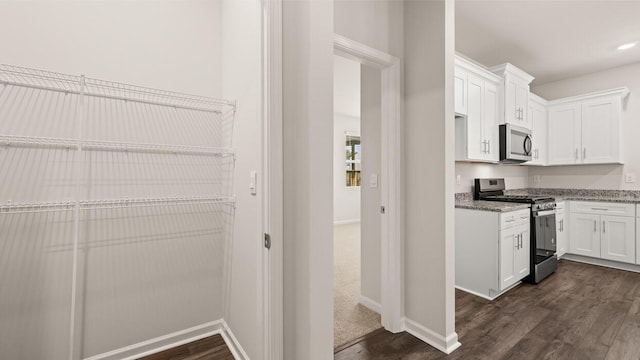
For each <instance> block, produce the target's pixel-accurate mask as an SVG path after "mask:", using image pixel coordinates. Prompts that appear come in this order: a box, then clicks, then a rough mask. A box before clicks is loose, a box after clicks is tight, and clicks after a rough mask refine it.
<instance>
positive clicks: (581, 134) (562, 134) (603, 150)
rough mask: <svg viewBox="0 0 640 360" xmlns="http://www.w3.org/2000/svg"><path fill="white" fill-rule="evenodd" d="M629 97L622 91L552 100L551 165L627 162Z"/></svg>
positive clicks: (549, 137) (549, 107)
mask: <svg viewBox="0 0 640 360" xmlns="http://www.w3.org/2000/svg"><path fill="white" fill-rule="evenodd" d="M628 94H629V90H628V89H627V88H619V89H613V90H607V91H601V92H598V93H592V94H587V95H581V96H575V97H571V98H566V99H559V100H553V101H550V102H549V106H548V122H547V134H548V137H547V150H548V154H547V159H548V161H547V163H548V165H572V164H622V163H624V141H623V139H624V134H623V124H624V122H623V118H622V101H623V99H624V98H625V97H626V96H627V95H628Z"/></svg>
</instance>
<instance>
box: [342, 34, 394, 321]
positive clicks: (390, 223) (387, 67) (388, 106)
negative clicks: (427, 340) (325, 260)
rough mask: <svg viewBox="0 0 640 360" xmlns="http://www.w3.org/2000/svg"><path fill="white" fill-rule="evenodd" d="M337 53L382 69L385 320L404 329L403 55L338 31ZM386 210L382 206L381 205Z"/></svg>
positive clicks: (383, 281)
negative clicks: (371, 45)
mask: <svg viewBox="0 0 640 360" xmlns="http://www.w3.org/2000/svg"><path fill="white" fill-rule="evenodd" d="M333 49H334V54H335V55H340V56H342V57H346V58H349V59H352V60H355V61H357V62H359V63H361V64H363V65H368V66H373V67H375V68H378V69H380V72H381V79H382V81H381V86H382V102H381V110H382V111H381V115H382V116H381V132H380V134H381V144H380V145H381V156H380V159H381V161H380V163H381V164H380V165H381V166H380V184H381V186H380V200H381V204H380V205H381V206H382V207H384V209H385V210H384V212H383V214H382V216H381V217H380V219H381V222H380V243H381V286H380V288H381V299H380V300H381V304H380V305H381V308H382V312H381V314H380V315H381V320H382V326H383V327H384V328H385V329H387V330H388V331H391V332H394V333H396V332H400V331H404V328H405V327H404V318H403V314H404V308H403V305H404V293H403V286H402V284H403V281H402V280H403V267H402V263H403V262H402V258H403V251H402V238H403V237H402V229H403V226H402V220H403V216H402V213H403V204H402V130H403V127H402V106H401V105H402V103H401V101H402V97H401V83H400V81H401V76H400V75H401V68H400V59H398V58H396V57H394V56H392V55H390V54H387V53H385V52H382V51H379V50H377V49H374V48H372V47H369V46H367V45H364V44H362V43H359V42H357V41H354V40H351V39H348V38H346V37H344V36H341V35H338V34H334V38H333ZM381 212H382V208H381Z"/></svg>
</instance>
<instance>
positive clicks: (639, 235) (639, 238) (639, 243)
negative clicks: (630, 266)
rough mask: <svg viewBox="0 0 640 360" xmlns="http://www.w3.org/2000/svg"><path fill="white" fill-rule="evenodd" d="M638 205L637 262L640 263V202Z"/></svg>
mask: <svg viewBox="0 0 640 360" xmlns="http://www.w3.org/2000/svg"><path fill="white" fill-rule="evenodd" d="M636 207H637V209H636V216H637V218H636V264H638V265H640V228H639V226H640V204H638V205H636Z"/></svg>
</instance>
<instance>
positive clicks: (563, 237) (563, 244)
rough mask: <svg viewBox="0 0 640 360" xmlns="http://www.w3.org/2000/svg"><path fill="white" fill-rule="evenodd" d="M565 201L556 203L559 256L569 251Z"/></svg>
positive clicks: (557, 249) (557, 250)
mask: <svg viewBox="0 0 640 360" xmlns="http://www.w3.org/2000/svg"><path fill="white" fill-rule="evenodd" d="M564 207H565V203H564V202H558V203H557V205H556V210H557V213H556V246H557V247H556V254H557V255H558V257H561V256H563V255H564V254H566V253H567V250H568V246H567V240H568V239H567V231H568V230H567V229H566V226H567V225H566V223H567V221H566V217H565V210H564Z"/></svg>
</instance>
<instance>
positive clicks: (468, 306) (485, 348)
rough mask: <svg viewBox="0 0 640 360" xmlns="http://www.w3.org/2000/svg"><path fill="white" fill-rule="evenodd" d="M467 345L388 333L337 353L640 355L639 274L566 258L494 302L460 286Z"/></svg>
mask: <svg viewBox="0 0 640 360" xmlns="http://www.w3.org/2000/svg"><path fill="white" fill-rule="evenodd" d="M456 332H457V333H458V336H459V340H460V342H461V343H462V347H460V348H459V349H458V350H456V351H454V352H453V353H452V354H451V355H448V356H446V355H444V354H443V353H441V352H439V351H438V350H436V349H434V348H432V347H431V346H429V345H427V344H425V343H423V342H422V341H420V340H419V339H417V338H415V337H414V336H412V335H409V334H407V333H399V334H391V333H389V332H387V331H385V332H382V333H378V334H375V335H374V336H371V337H368V338H365V339H364V340H362V341H360V342H359V343H357V344H354V345H352V346H351V347H349V348H346V349H344V350H342V351H340V352H338V353H336V354H335V357H334V359H336V360H364V359H385V360H386V359H491V360H495V359H505V360H506V359H511V360H519V359H532V360H533V359H536V360H538V359H576V360H585V359H589V360H590V359H594V360H595V359H606V360H614V359H615V360H638V359H640V274H638V273H632V272H627V271H622V270H615V269H609V268H604V267H598V266H592V265H586V264H581V263H577V262H572V261H567V260H561V261H560V263H559V268H558V271H557V272H556V273H555V274H554V275H552V276H551V277H549V278H547V279H546V280H545V281H543V282H542V283H540V284H538V285H529V284H522V285H520V286H518V287H517V288H515V289H513V290H511V291H510V292H508V293H507V294H505V295H503V296H502V297H500V298H498V299H497V300H494V301H488V300H484V299H481V298H479V297H476V296H473V295H470V294H467V293H464V292H462V291H458V290H456Z"/></svg>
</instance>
